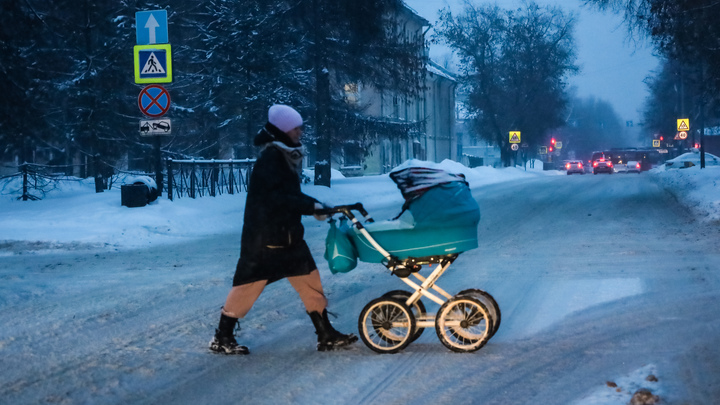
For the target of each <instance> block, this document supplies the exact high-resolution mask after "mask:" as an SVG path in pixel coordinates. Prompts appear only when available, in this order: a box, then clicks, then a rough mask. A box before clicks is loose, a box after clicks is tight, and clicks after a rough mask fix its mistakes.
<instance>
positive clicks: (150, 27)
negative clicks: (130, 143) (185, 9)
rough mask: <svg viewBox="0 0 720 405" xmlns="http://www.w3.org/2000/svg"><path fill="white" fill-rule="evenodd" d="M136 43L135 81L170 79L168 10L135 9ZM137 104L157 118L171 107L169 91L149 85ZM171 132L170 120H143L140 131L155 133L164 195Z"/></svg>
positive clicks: (157, 167) (157, 172) (157, 173)
mask: <svg viewBox="0 0 720 405" xmlns="http://www.w3.org/2000/svg"><path fill="white" fill-rule="evenodd" d="M135 35H136V39H137V45H136V46H135V47H134V48H133V62H134V66H133V70H134V72H135V83H171V82H172V48H171V47H170V44H169V43H168V42H169V38H168V21H167V11H166V10H150V11H138V12H137V13H135ZM138 107H140V111H142V113H143V114H145V115H147V116H148V117H152V118H157V117H160V116H162V115H164V114H165V113H166V112H168V110H169V109H170V94H169V93H168V92H167V90H165V88H163V87H162V86H159V85H157V84H150V85H149V86H146V87H145V88H144V89H142V91H140V95H139V96H138ZM170 132H171V125H170V120H169V119H167V118H165V119H162V120H147V119H145V120H140V135H141V136H150V135H156V136H155V137H154V138H155V139H154V141H155V142H154V143H155V183H156V184H157V186H158V193H159V195H162V189H163V172H162V153H161V152H160V137H159V136H157V135H169V134H170Z"/></svg>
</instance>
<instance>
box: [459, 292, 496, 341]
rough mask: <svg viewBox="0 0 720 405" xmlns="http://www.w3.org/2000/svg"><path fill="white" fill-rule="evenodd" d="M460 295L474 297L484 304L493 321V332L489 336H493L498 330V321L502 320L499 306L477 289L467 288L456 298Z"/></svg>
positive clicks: (493, 299)
mask: <svg viewBox="0 0 720 405" xmlns="http://www.w3.org/2000/svg"><path fill="white" fill-rule="evenodd" d="M461 295H469V296H471V297H475V298H477V299H479V300H480V302H482V303H483V304H485V307H486V308H487V309H488V310H489V311H490V316H492V319H493V330H492V333H491V334H490V337H492V336H494V335H495V333H496V332H497V330H498V328H500V321H501V320H502V315H501V314H500V306H499V305H498V303H497V301H495V298H493V296H492V295H490V293H488V292H485V291H483V290H479V289H477V288H469V289H467V290H462V291H460V292H459V293H457V295H456V297H458V296H461Z"/></svg>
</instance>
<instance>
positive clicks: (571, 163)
mask: <svg viewBox="0 0 720 405" xmlns="http://www.w3.org/2000/svg"><path fill="white" fill-rule="evenodd" d="M565 169H566V170H567V174H573V173H580V174H585V168H584V167H583V162H582V161H580V160H568V161H567V162H566V163H565Z"/></svg>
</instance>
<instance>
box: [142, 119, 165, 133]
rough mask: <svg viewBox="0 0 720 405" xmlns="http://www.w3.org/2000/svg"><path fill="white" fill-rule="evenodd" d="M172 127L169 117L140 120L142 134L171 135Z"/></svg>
mask: <svg viewBox="0 0 720 405" xmlns="http://www.w3.org/2000/svg"><path fill="white" fill-rule="evenodd" d="M171 132H172V128H171V125H170V120H169V119H167V118H166V119H162V120H140V136H150V135H170V133H171Z"/></svg>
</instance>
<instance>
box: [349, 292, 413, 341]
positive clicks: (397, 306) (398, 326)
mask: <svg viewBox="0 0 720 405" xmlns="http://www.w3.org/2000/svg"><path fill="white" fill-rule="evenodd" d="M416 328H417V327H416V322H415V316H414V315H413V313H412V310H411V309H410V308H409V307H408V306H407V305H405V302H403V301H401V300H399V299H396V298H390V297H381V298H377V299H374V300H372V301H370V302H369V303H368V304H367V305H365V308H363V310H362V312H360V318H359V319H358V330H359V331H360V338H361V339H362V340H363V342H364V343H365V345H366V346H367V347H369V348H370V349H372V350H373V351H376V352H378V353H397V352H399V351H400V350H402V349H404V348H405V347H407V345H409V344H410V342H411V341H412V340H413V336H414V335H415V331H416Z"/></svg>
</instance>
